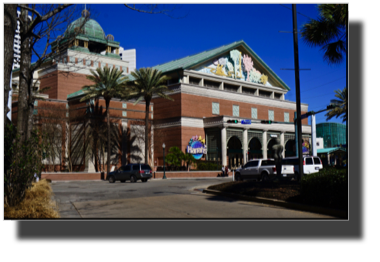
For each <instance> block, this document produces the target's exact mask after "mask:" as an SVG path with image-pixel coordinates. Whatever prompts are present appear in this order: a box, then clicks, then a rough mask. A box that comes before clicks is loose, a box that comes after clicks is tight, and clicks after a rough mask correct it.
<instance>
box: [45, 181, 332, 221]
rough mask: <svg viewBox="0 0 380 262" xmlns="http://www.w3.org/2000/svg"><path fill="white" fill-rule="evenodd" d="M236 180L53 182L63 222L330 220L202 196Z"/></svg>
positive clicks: (309, 214) (206, 195)
mask: <svg viewBox="0 0 380 262" xmlns="http://www.w3.org/2000/svg"><path fill="white" fill-rule="evenodd" d="M231 180H232V179H231V178H198V179H197V178H194V179H165V180H163V179H153V180H149V181H148V182H146V183H142V182H141V181H138V182H137V183H130V182H126V183H120V182H116V183H113V184H111V183H108V181H68V182H58V181H57V182H53V183H52V189H53V192H54V199H55V201H56V202H57V205H58V208H59V211H60V215H61V218H75V219H81V218H84V219H87V218H88V219H89V218H91V219H92V218H115V219H124V218H133V219H154V218H157V219H194V218H207V219H213V218H215V219H221V218H227V219H240V218H241V219H250V218H252V219H292V218H296V219H299V218H306V219H326V218H333V217H330V216H326V215H320V214H314V213H309V212H303V211H297V210H291V209H286V208H282V207H277V206H270V205H265V204H261V203H254V202H249V201H241V200H236V199H232V198H228V197H221V196H214V195H210V194H205V193H202V189H205V188H207V187H208V186H210V185H215V184H219V183H223V182H229V181H231Z"/></svg>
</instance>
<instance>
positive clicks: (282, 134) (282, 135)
mask: <svg viewBox="0 0 380 262" xmlns="http://www.w3.org/2000/svg"><path fill="white" fill-rule="evenodd" d="M280 141H281V145H282V146H283V148H284V150H282V158H284V157H285V132H283V131H281V135H280Z"/></svg>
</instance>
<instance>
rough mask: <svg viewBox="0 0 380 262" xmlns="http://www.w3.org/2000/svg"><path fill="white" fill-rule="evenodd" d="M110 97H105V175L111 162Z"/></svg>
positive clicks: (108, 171)
mask: <svg viewBox="0 0 380 262" xmlns="http://www.w3.org/2000/svg"><path fill="white" fill-rule="evenodd" d="M109 106H110V99H106V111H107V175H109V173H110V163H111V161H110V160H111V132H110V131H111V130H110V111H109Z"/></svg>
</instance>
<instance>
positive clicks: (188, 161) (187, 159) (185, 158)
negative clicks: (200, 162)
mask: <svg viewBox="0 0 380 262" xmlns="http://www.w3.org/2000/svg"><path fill="white" fill-rule="evenodd" d="M182 159H183V161H184V162H185V163H186V169H187V170H189V167H190V165H191V164H192V163H195V162H196V159H195V158H194V156H193V155H192V154H189V153H187V154H183V157H182Z"/></svg>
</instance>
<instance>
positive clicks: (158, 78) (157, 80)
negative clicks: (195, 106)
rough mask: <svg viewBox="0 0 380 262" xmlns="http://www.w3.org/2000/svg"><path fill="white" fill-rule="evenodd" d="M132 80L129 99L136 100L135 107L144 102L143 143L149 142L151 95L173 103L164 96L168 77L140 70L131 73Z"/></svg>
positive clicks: (146, 152)
mask: <svg viewBox="0 0 380 262" xmlns="http://www.w3.org/2000/svg"><path fill="white" fill-rule="evenodd" d="M131 75H132V77H133V78H134V81H133V86H132V91H131V95H130V98H136V102H135V103H134V104H135V105H136V104H137V103H138V102H140V101H141V100H142V99H144V100H145V141H149V139H148V136H149V105H150V101H151V100H152V97H153V95H158V96H160V97H162V98H165V99H168V100H171V101H173V100H174V99H173V98H171V97H170V96H168V95H166V94H165V92H169V91H170V90H169V88H168V87H167V86H166V85H165V83H166V81H167V80H168V79H169V77H167V76H165V75H162V73H161V71H159V70H157V69H152V68H140V69H139V70H137V69H135V71H134V72H131ZM148 148H149V145H148V143H145V163H148Z"/></svg>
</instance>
